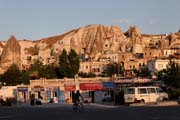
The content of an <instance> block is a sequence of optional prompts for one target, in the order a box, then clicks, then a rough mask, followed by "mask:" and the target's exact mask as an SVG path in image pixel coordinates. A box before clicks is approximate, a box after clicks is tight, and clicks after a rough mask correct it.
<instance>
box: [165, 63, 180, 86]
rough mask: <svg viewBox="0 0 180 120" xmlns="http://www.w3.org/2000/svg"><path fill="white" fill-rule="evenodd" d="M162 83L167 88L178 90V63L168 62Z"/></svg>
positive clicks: (179, 83)
mask: <svg viewBox="0 0 180 120" xmlns="http://www.w3.org/2000/svg"><path fill="white" fill-rule="evenodd" d="M165 74H166V77H165V78H164V82H165V84H166V85H168V86H172V87H175V88H180V67H179V65H178V63H176V62H173V61H169V63H168V66H167V69H166V73H165Z"/></svg>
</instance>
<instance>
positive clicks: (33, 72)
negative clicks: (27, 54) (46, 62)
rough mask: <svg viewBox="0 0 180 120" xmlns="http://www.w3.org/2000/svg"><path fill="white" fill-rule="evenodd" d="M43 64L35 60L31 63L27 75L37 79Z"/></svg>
mask: <svg viewBox="0 0 180 120" xmlns="http://www.w3.org/2000/svg"><path fill="white" fill-rule="evenodd" d="M42 69H43V64H42V62H40V61H39V60H35V61H34V63H33V64H31V66H30V68H29V75H30V78H31V79H39V78H40V77H41V76H40V74H42V73H41V72H42Z"/></svg>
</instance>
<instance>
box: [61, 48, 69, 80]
mask: <svg viewBox="0 0 180 120" xmlns="http://www.w3.org/2000/svg"><path fill="white" fill-rule="evenodd" d="M59 68H60V69H59V72H60V75H61V76H62V77H67V76H68V72H69V61H68V55H67V51H66V50H65V49H63V51H62V53H61V55H60V56H59Z"/></svg>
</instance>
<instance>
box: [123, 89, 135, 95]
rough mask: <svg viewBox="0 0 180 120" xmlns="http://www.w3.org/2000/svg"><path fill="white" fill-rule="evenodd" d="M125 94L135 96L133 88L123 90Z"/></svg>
mask: <svg viewBox="0 0 180 120" xmlns="http://www.w3.org/2000/svg"><path fill="white" fill-rule="evenodd" d="M125 94H135V90H134V88H127V89H126V90H125Z"/></svg>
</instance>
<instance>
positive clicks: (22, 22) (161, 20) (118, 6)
mask: <svg viewBox="0 0 180 120" xmlns="http://www.w3.org/2000/svg"><path fill="white" fill-rule="evenodd" d="M179 11H180V0H0V41H7V40H8V39H9V37H10V36H11V35H14V36H15V37H16V39H18V40H23V39H27V40H38V39H41V38H45V37H50V36H55V35H60V34H63V33H65V32H68V31H70V30H72V29H77V28H79V27H84V26H86V25H90V24H102V25H106V26H110V25H116V26H118V27H120V29H121V30H122V31H123V32H126V31H127V30H128V28H129V27H130V26H134V25H136V26H137V27H138V28H139V30H140V32H141V33H146V34H169V33H170V32H177V31H179V29H180V13H179Z"/></svg>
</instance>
